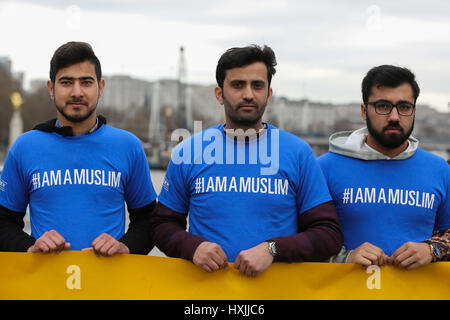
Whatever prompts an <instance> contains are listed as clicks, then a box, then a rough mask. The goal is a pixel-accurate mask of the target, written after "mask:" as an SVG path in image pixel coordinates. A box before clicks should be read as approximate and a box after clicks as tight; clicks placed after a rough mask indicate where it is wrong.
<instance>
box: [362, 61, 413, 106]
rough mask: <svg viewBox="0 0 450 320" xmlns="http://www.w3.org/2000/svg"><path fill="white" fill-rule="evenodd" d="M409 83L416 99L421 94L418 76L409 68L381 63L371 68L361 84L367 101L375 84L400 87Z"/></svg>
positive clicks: (364, 99) (363, 95)
mask: <svg viewBox="0 0 450 320" xmlns="http://www.w3.org/2000/svg"><path fill="white" fill-rule="evenodd" d="M404 83H409V84H410V85H411V87H412V89H413V92H414V101H416V100H417V97H418V96H419V94H420V88H419V85H418V84H417V82H416V76H415V75H414V73H412V72H411V71H410V70H409V69H407V68H403V67H397V66H393V65H387V64H385V65H381V66H378V67H373V68H372V69H370V70H369V71H368V72H367V74H366V76H365V77H364V79H363V81H362V84H361V91H362V98H363V101H364V103H367V102H368V101H367V100H368V99H369V96H370V93H371V89H372V87H373V86H386V87H392V88H395V87H398V86H399V85H402V84H404Z"/></svg>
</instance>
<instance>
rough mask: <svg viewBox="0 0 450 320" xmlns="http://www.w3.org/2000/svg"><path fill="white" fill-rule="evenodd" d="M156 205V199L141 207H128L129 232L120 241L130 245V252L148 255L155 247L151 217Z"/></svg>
mask: <svg viewBox="0 0 450 320" xmlns="http://www.w3.org/2000/svg"><path fill="white" fill-rule="evenodd" d="M155 207H156V200H155V201H153V202H152V203H150V204H148V205H146V206H143V207H141V208H137V209H128V212H129V214H130V224H129V225H128V230H127V232H126V233H125V234H124V235H123V237H122V238H120V240H119V241H120V242H123V243H124V244H125V245H126V246H127V247H128V249H129V250H130V253H133V254H143V255H146V254H148V253H149V252H150V251H151V250H152V249H153V246H154V245H153V240H152V237H151V234H150V232H151V230H150V219H151V216H152V213H153V210H154V209H155Z"/></svg>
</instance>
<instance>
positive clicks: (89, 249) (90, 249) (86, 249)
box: [81, 247, 94, 251]
mask: <svg viewBox="0 0 450 320" xmlns="http://www.w3.org/2000/svg"><path fill="white" fill-rule="evenodd" d="M92 250H94V248H92V247H89V248H84V249H81V251H92Z"/></svg>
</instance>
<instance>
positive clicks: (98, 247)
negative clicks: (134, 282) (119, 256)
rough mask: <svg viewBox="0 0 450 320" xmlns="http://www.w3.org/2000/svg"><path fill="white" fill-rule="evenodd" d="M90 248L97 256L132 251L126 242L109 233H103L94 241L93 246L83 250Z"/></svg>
mask: <svg viewBox="0 0 450 320" xmlns="http://www.w3.org/2000/svg"><path fill="white" fill-rule="evenodd" d="M89 250H92V251H94V253H95V255H96V256H105V257H110V256H113V255H115V254H116V253H130V250H129V249H128V247H127V246H126V245H125V244H124V243H122V242H120V241H118V240H116V239H115V238H114V237H112V236H110V235H109V234H107V233H102V234H101V235H100V236H98V237H97V238H96V239H95V240H94V241H93V242H92V247H90V248H85V249H83V251H89Z"/></svg>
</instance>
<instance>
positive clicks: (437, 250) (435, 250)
mask: <svg viewBox="0 0 450 320" xmlns="http://www.w3.org/2000/svg"><path fill="white" fill-rule="evenodd" d="M428 244H429V245H430V248H431V255H432V256H433V262H436V261H441V260H442V250H441V247H440V246H439V245H438V244H437V243H436V242H430V243H428Z"/></svg>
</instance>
